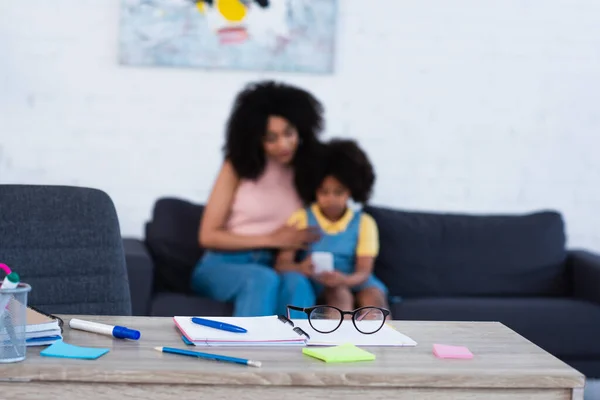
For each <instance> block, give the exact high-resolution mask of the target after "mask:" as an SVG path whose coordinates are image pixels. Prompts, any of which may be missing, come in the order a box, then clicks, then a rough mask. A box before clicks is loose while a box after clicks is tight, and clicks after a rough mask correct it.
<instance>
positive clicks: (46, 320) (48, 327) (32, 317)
mask: <svg viewBox="0 0 600 400" xmlns="http://www.w3.org/2000/svg"><path fill="white" fill-rule="evenodd" d="M26 312H27V315H26V318H27V326H26V328H25V335H26V336H25V337H26V343H27V346H43V345H47V344H52V343H54V342H55V341H57V340H60V339H62V334H61V330H60V326H59V325H58V320H57V319H54V318H51V317H49V316H46V315H44V314H41V313H39V312H37V311H35V310H32V309H31V308H27V311H26ZM4 317H6V315H4ZM3 325H4V324H3ZM9 340H10V334H9V332H7V331H6V329H5V328H3V329H2V330H1V331H0V341H2V342H7V341H9Z"/></svg>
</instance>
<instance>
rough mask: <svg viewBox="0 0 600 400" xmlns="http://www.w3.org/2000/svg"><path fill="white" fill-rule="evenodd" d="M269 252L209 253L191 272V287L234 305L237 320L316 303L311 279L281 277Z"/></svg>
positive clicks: (296, 275)
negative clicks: (288, 307)
mask: <svg viewBox="0 0 600 400" xmlns="http://www.w3.org/2000/svg"><path fill="white" fill-rule="evenodd" d="M272 265H273V254H272V253H271V252H270V251H267V250H251V251H234V252H221V251H207V252H206V253H205V254H204V256H203V257H202V259H201V260H200V261H199V262H198V264H197V265H196V267H195V269H194V271H193V273H192V282H191V287H192V290H193V291H194V292H196V293H197V294H199V295H202V296H206V297H209V298H211V299H213V300H217V301H223V302H233V305H234V306H233V315H234V316H236V317H256V316H265V315H275V314H283V315H286V305H287V304H293V305H295V306H299V307H308V306H311V305H313V304H314V303H315V301H316V300H315V294H314V291H313V288H312V285H311V283H310V280H309V279H308V278H306V277H305V276H303V275H301V274H299V273H297V272H286V273H282V274H278V273H277V272H276V271H275V270H274V269H273V267H272Z"/></svg>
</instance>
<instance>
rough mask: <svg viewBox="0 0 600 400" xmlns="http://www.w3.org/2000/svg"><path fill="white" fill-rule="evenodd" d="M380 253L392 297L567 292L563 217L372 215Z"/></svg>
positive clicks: (379, 211)
mask: <svg viewBox="0 0 600 400" xmlns="http://www.w3.org/2000/svg"><path fill="white" fill-rule="evenodd" d="M365 211H366V212H368V213H369V214H371V215H372V216H373V218H374V219H375V221H376V222H377V225H378V228H379V236H380V242H381V251H380V254H379V256H378V258H377V260H376V266H375V273H376V274H377V275H378V276H379V277H380V278H381V279H382V280H383V281H384V282H385V283H386V284H387V285H388V287H389V289H390V294H391V295H392V296H401V297H410V296H468V295H474V296H486V295H488V296H499V295H507V296H508V295H519V296H523V295H538V296H539V295H560V294H564V293H566V292H568V290H569V285H568V284H567V283H568V282H567V280H566V279H565V274H566V268H565V260H566V250H565V234H564V226H563V220H562V217H561V215H560V214H559V213H557V212H553V211H540V212H536V213H531V214H526V215H511V216H505V215H487V216H486V215H481V216H476V215H460V214H435V213H421V212H406V211H396V210H391V209H387V208H380V207H367V208H366V209H365Z"/></svg>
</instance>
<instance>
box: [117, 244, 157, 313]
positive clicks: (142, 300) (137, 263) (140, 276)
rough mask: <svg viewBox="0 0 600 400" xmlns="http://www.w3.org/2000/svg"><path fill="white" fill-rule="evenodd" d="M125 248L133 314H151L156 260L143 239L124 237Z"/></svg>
mask: <svg viewBox="0 0 600 400" xmlns="http://www.w3.org/2000/svg"><path fill="white" fill-rule="evenodd" d="M123 249H124V251H125V262H126V263H127V275H128V277H129V291H130V293H131V310H132V315H134V316H147V315H150V302H151V298H152V291H153V286H154V262H153V261H152V258H151V257H150V253H149V252H148V249H147V248H146V245H145V244H144V243H143V242H142V241H141V240H138V239H131V238H124V239H123Z"/></svg>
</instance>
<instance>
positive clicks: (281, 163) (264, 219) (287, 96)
mask: <svg viewBox="0 0 600 400" xmlns="http://www.w3.org/2000/svg"><path fill="white" fill-rule="evenodd" d="M322 129H323V107H322V105H321V103H320V102H319V101H318V100H317V99H316V98H315V97H313V95H311V94H310V93H308V92H307V91H305V90H302V89H300V88H297V87H294V86H290V85H286V84H282V83H275V82H271V81H267V82H258V83H253V84H250V85H248V86H247V87H246V88H245V89H244V90H242V91H241V92H240V93H239V94H238V95H237V97H236V99H235V102H234V105H233V109H232V112H231V114H230V116H229V120H228V122H227V128H226V140H225V146H224V152H225V160H224V163H223V165H222V167H221V169H220V172H219V174H218V176H217V178H216V181H215V182H214V184H213V188H212V191H211V194H210V196H209V198H208V201H207V203H206V207H205V210H204V215H203V218H202V223H201V225H200V229H199V234H198V236H199V242H200V245H201V246H202V247H204V248H206V249H207V251H206V253H205V254H204V256H203V257H202V259H201V260H200V261H199V262H198V264H197V265H196V267H195V269H194V271H193V273H192V282H191V286H192V289H193V290H194V291H195V292H196V293H198V294H200V295H203V296H207V297H209V298H212V299H215V300H218V301H226V302H233V304H234V315H235V316H261V315H273V314H275V313H277V312H279V311H281V310H278V307H279V306H280V305H281V304H298V305H304V306H309V305H311V304H310V303H307V302H310V301H312V295H311V288H310V285H309V283H307V282H306V280H305V279H302V278H303V277H301V276H298V274H287V273H282V274H279V273H278V272H277V271H275V270H274V269H273V262H274V251H276V250H281V249H289V250H298V249H301V248H305V247H306V246H308V245H309V244H310V243H312V242H314V241H315V240H317V239H318V238H319V234H318V232H316V231H315V230H314V229H312V228H310V227H303V228H296V227H292V226H288V225H286V223H285V222H286V220H287V218H288V217H289V216H290V214H291V213H292V212H293V211H294V210H296V209H297V208H298V207H301V206H302V204H304V203H306V202H307V201H308V199H310V198H311V197H312V196H313V194H314V187H316V181H315V179H314V178H315V177H316V171H315V166H314V164H315V163H314V159H316V158H318V157H319V154H320V151H321V150H320V149H321V148H322V144H321V142H320V141H319V140H318V138H317V136H318V135H319V134H320V132H321V131H322ZM284 307H285V306H284Z"/></svg>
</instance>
